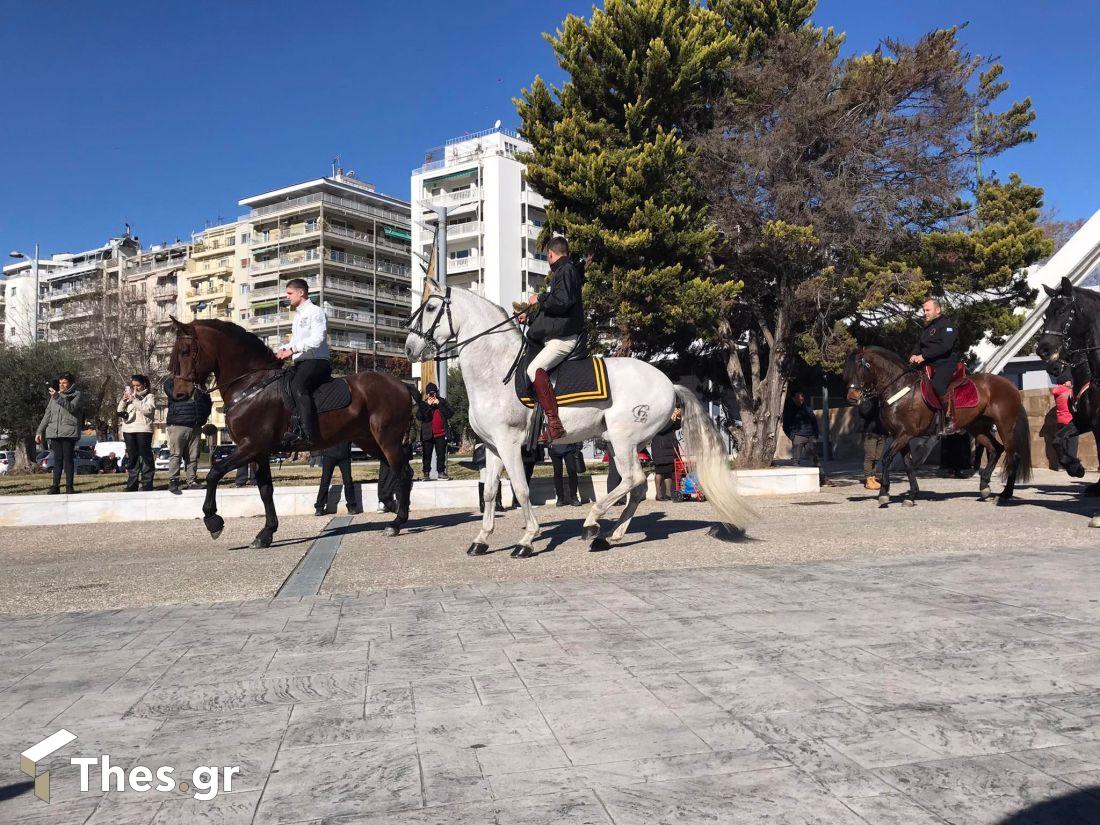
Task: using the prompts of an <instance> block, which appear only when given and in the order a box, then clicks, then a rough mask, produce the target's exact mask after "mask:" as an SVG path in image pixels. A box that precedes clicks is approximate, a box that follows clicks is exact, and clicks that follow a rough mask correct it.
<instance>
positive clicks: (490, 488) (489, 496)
mask: <svg viewBox="0 0 1100 825" xmlns="http://www.w3.org/2000/svg"><path fill="white" fill-rule="evenodd" d="M519 437H520V438H523V437H524V436H523V434H522V433H521V434H520V436H519ZM500 451H501V456H500V460H501V461H503V462H504V469H505V470H507V471H508V480H509V481H510V482H511V483H512V494H513V495H514V496H515V497H516V500H517V501H519V506H520V507H521V508H522V510H523V520H524V525H525V526H524V530H523V535H522V536H521V537H520V540H519V541H518V542H516V546H515V547H513V548H512V553H511V555H512V558H513V559H529V558H531V556H533V555H535V547H534V544H533V542H534V541H535V539H537V538H538V536H539V522H538V519H536V518H535V508H533V507H532V506H531V491H530V488H529V487H528V486H527V476H526V475H525V474H524V471H523V454H522V453H521V452H520V445H519V442H516V443H513V444H509V445H507V446H506V447H502V448H501V450H500ZM485 465H486V469H488V465H489V455H488V452H486V456H485ZM486 475H490V474H489V473H487V474H486ZM495 510H496V484H495V483H494V482H492V481H489V480H487V483H486V485H485V516H484V521H489V522H490V523H491V519H492V516H491V515H490V514H491V513H495ZM479 536H480V534H479Z"/></svg>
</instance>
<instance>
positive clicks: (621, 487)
mask: <svg viewBox="0 0 1100 825" xmlns="http://www.w3.org/2000/svg"><path fill="white" fill-rule="evenodd" d="M605 437H606V436H605ZM630 455H633V456H634V464H636V465H637V467H638V470H639V471H641V469H642V467H641V464H640V463H639V462H638V450H637V446H636V445H635V444H633V443H631V442H629V441H626V440H623V439H622V438H621V437H620V438H619V439H617V440H611V460H612V461H614V462H615V468H616V469H617V470H618V471H619V476H620V479H621V480H620V481H619V484H618V486H617V487H616V488H615V489H614V490H609V491H608V492H607V493H606V495H603V496H597V498H596V500H595V501H594V502H592V509H591V510H589V511H588V516H587V517H586V518H585V520H584V528H583V530H582V532H581V538H583V539H584V540H585V541H591V542H592V544H591V545H590V546H589V548H588V549H589V550H607V549H608V547H610V545H609V544H608V543H607V541H606V540H605V539H604V538H603V536H601V535H600V518H601V516H603V515H604V513H606V512H607V511H608V510H610V509H611V507H612V505H614V503H615V502H616V501H618V500H619V499H620V498H622V497H623V496H624V495H626V494H627V493H629V492H630V491H631V490H633V489H634V487H636V486H637V484H638V481H637V479H635V477H634V469H633V467H632V465H631V460H630V458H629V457H628V456H630ZM642 477H643V480H644V477H645V473H642ZM630 504H631V502H630V501H628V502H627V505H626V506H627V508H629V507H630ZM636 507H637V505H635V508H636ZM630 515H631V516H633V515H634V514H633V512H631V514H630Z"/></svg>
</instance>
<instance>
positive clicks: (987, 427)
mask: <svg viewBox="0 0 1100 825" xmlns="http://www.w3.org/2000/svg"><path fill="white" fill-rule="evenodd" d="M920 376H921V370H920V369H919V368H913V367H910V366H909V365H908V364H906V363H905V362H904V361H903V360H902V359H901V358H900V357H898V356H897V355H895V354H894V353H892V352H890V351H888V350H885V349H882V348H881V347H864V348H863V349H861V350H859V351H857V352H855V353H853V354H852V355H850V356H849V357H848V360H847V361H846V362H845V364H844V380H845V382H847V384H848V400H849V401H850V402H852V403H853V404H855V403H859V400H860V399H861V398H863V397H865V396H874V397H877V398H878V399H879V402H880V403H879V409H880V410H881V415H882V423H883V424H885V425H886V430H887V432H889V433H890V437H891V443H890V449H889V450H887V451H886V454H885V455H884V456H883V457H882V489H881V490H880V491H879V497H878V500H879V505H880V506H882V507H885V506H886V505H888V504H889V503H890V464H891V462H893V460H894V456H895V455H897V454H898V453H901V456H902V458H903V460H904V461H905V471H906V474H907V475H908V477H909V497H908V498H906V499H903V501H902V503H903V504H905V505H906V506H909V507H912V506H913V505H914V504H916V503H917V502H916V497H917V493H919V492H920V490H919V489H918V487H917V479H916V474H915V470H916V463H915V461H914V458H913V454H912V452H911V451H910V449H909V442H910V440H911V439H913V438H916V437H918V436H921V435H925V434H927V432H928V430H929V428H930V427H931V426H932V422H933V420H934V418H935V413H934V412H933V411H932V410H930V409H929V408H928V405H927V404H925V403H924V399H923V398H922V397H921V391H920V384H919V381H920ZM970 377H971V378H972V379H973V381H974V384H975V385H976V386H977V388H978V405H977V406H976V407H962V408H960V409H956V410H955V422H956V424H957V425H958V427H959V429H960V430H963V429H965V430H967V431H968V432H969V433H970V434H971V435H973V436H974V440H975V441H977V442H978V444H980V445H981V446H982V447H984V448H985V451H986V454H987V455H988V456H989V458H988V461H987V462H986V465H985V466H984V467H983V468H982V471H981V473H980V478H981V487H980V490H979V496H980V498H981V500H982V501H985V500H986V499H988V498H989V497H990V495H991V492H990V489H989V479H990V477H991V476H992V475H993V468H994V467H996V466H997V461H998V460H999V459H1000V457H1001V453H1004V455H1005V466H1004V469H1003V470H1002V471H1001V478H1002V479H1003V480H1004V483H1005V486H1004V490H1002V491H1001V494H1000V495H999V496H997V503H998V504H1000V503H1003V502H1006V501H1008V500H1009V499H1010V498H1012V492H1013V489H1014V487H1015V485H1016V481H1017V480H1019V481H1029V480H1030V479H1031V431H1030V428H1029V427H1028V423H1027V412H1026V411H1025V410H1024V402H1023V398H1022V397H1021V396H1020V391H1019V390H1018V389H1016V387H1015V386H1014V385H1013V384H1012V382H1011V381H1009V380H1008V379H1007V378H1002V377H1001V376H999V375H987V374H985V373H977V374H975V375H972V376H970ZM994 427H996V433H994ZM1002 441H1003V442H1004V443H1003V445H1002V443H1001V442H1002Z"/></svg>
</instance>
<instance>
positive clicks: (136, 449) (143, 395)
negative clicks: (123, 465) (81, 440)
mask: <svg viewBox="0 0 1100 825" xmlns="http://www.w3.org/2000/svg"><path fill="white" fill-rule="evenodd" d="M155 410H156V399H155V398H154V397H153V394H152V393H151V392H149V379H148V378H146V377H145V376H144V375H132V376H130V386H129V387H127V388H126V390H125V391H124V392H123V393H122V398H120V399H119V401H118V414H119V415H120V416H121V417H122V427H121V429H122V438H123V440H124V441H125V442H126V455H127V456H129V458H130V461H129V464H128V471H129V476H128V477H127V479H126V492H128V493H132V492H134V491H135V490H137V488H138V478H139V473H140V479H141V489H142V490H152V489H153V470H154V464H153V413H154V411H155Z"/></svg>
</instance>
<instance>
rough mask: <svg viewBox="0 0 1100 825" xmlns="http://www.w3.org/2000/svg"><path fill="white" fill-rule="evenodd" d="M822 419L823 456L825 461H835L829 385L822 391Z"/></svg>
mask: <svg viewBox="0 0 1100 825" xmlns="http://www.w3.org/2000/svg"><path fill="white" fill-rule="evenodd" d="M821 418H822V421H821V423H822V427H821V432H822V436H821V439H822V444H821V455H822V456H823V457H824V459H825V461H832V460H833V445H832V442H831V441H830V440H829V387H828V385H826V386H824V387H822V389H821Z"/></svg>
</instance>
